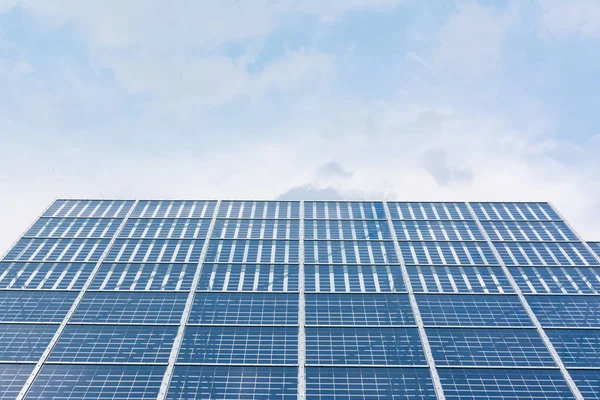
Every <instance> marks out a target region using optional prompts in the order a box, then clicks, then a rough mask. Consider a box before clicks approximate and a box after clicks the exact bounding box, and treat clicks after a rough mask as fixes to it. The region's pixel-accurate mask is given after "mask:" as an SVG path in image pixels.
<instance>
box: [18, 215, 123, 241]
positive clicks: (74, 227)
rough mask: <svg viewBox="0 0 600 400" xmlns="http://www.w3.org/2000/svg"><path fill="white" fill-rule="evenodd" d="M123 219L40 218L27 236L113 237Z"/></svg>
mask: <svg viewBox="0 0 600 400" xmlns="http://www.w3.org/2000/svg"><path fill="white" fill-rule="evenodd" d="M122 221H123V220H122V219H120V218H114V219H112V218H40V219H39V220H37V222H36V223H35V224H34V225H33V226H32V227H31V228H30V229H29V231H27V233H26V234H25V236H39V237H56V238H59V237H63V238H68V237H78V238H91V237H94V238H99V237H103V238H104V237H112V236H114V235H115V233H116V232H117V229H118V228H119V225H121V222H122Z"/></svg>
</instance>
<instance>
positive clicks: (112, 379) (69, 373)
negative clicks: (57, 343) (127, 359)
mask: <svg viewBox="0 0 600 400" xmlns="http://www.w3.org/2000/svg"><path fill="white" fill-rule="evenodd" d="M164 370H165V367H160V366H152V367H150V366H131V365H128V366H122V365H45V366H44V367H43V368H42V370H41V371H40V373H39V375H38V377H37V379H36V380H35V382H34V383H33V385H32V387H31V389H30V390H29V392H28V393H27V399H40V400H46V399H65V400H71V399H73V400H81V399H114V400H125V399H127V400H138V399H139V400H145V399H156V396H157V395H158V390H159V388H160V383H161V380H162V377H163V374H164Z"/></svg>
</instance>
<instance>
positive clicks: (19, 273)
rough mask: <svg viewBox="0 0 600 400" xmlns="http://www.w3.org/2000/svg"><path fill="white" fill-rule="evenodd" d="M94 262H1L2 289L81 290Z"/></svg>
mask: <svg viewBox="0 0 600 400" xmlns="http://www.w3.org/2000/svg"><path fill="white" fill-rule="evenodd" d="M94 266H95V264H92V263H38V262H26V263H23V262H11V263H9V262H3V263H0V289H46V290H63V289H68V290H80V289H81V288H82V287H83V285H84V283H85V281H86V280H87V278H88V277H89V276H90V274H91V272H92V270H93V269H94Z"/></svg>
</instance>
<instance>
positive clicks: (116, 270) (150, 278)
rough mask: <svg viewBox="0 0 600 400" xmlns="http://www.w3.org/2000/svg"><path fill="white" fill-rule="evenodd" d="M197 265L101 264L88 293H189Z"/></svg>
mask: <svg viewBox="0 0 600 400" xmlns="http://www.w3.org/2000/svg"><path fill="white" fill-rule="evenodd" d="M197 268H198V265H197V264H176V263H168V264H162V263H160V264H158V263H155V264H137V263H131V264H129V263H128V264H121V263H120V264H117V263H113V264H108V263H107V264H102V265H101V266H100V269H99V270H98V272H97V273H96V275H95V276H94V280H93V281H92V284H91V286H90V289H91V290H190V289H191V287H192V281H193V279H194V273H195V272H196V269H197Z"/></svg>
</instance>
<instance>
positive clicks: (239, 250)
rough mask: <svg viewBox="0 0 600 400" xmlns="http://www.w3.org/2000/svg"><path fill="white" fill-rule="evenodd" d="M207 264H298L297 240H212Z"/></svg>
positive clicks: (207, 254)
mask: <svg viewBox="0 0 600 400" xmlns="http://www.w3.org/2000/svg"><path fill="white" fill-rule="evenodd" d="M205 261H206V262H207V263H212V262H221V263H262V264H269V263H292V264H297V263H298V241H296V240H215V239H213V240H211V241H210V243H209V245H208V252H207V253H206V259H205Z"/></svg>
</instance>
